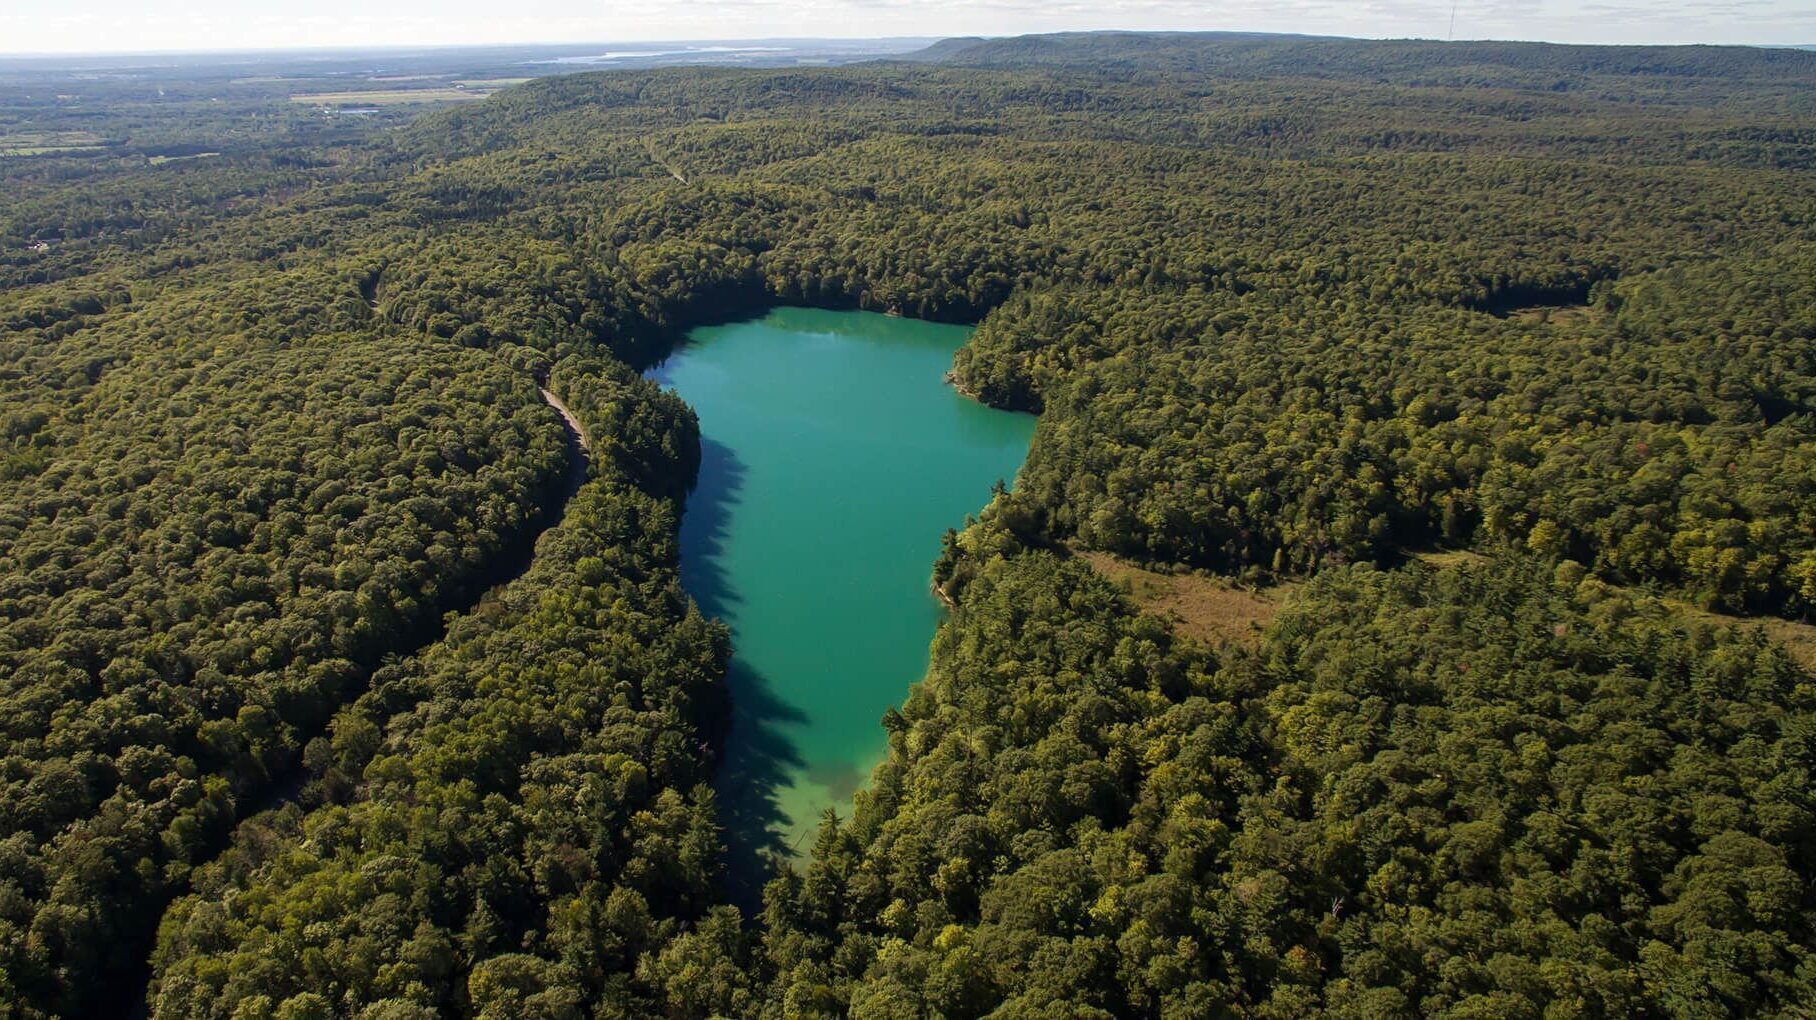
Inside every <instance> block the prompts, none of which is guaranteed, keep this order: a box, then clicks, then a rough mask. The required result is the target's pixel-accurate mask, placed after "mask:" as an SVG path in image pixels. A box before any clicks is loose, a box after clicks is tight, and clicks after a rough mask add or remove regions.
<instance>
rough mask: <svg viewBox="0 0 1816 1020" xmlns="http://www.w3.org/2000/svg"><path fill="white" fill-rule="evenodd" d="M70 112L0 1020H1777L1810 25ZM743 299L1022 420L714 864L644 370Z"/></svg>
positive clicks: (672, 493)
mask: <svg viewBox="0 0 1816 1020" xmlns="http://www.w3.org/2000/svg"><path fill="white" fill-rule="evenodd" d="M0 84H3V83H0ZM129 92H130V90H124V91H121V92H120V93H118V94H117V95H116V96H115V99H117V100H118V101H117V102H115V103H113V105H112V106H110V107H108V108H107V109H106V110H101V111H97V110H95V109H92V108H89V107H83V108H80V109H78V108H76V107H74V106H71V107H69V108H67V109H65V108H63V107H57V106H52V105H47V104H45V103H44V102H43V101H42V99H41V98H40V99H30V98H29V97H27V96H26V95H25V93H24V92H23V91H21V90H20V89H19V88H17V87H14V86H7V87H5V88H0V131H10V130H14V129H16V128H18V127H19V125H22V124H29V125H31V126H32V129H33V130H39V131H42V130H51V129H55V130H60V131H69V132H77V131H90V132H93V133H95V134H96V135H97V136H99V135H106V136H107V137H109V138H110V139H114V140H115V141H116V142H117V144H113V145H111V146H110V147H108V148H107V149H105V150H104V151H80V152H76V151H45V152H32V153H30V154H20V155H8V154H0V178H4V183H5V185H6V189H7V195H8V199H7V201H6V202H5V204H4V205H0V429H3V431H0V1017H8V1018H10V1017H20V1018H36V1017H78V1016H82V1017H86V1016H128V1015H137V1014H140V1013H142V1014H144V1015H150V1016H153V1017H159V1018H165V1017H168V1018H177V1017H235V1018H259V1017H274V1018H275V1017H282V1018H295V1020H300V1018H328V1017H359V1018H370V1020H377V1018H405V1017H429V1016H471V1017H488V1018H491V1017H498V1018H503V1017H562V1018H566V1017H585V1016H596V1017H644V1016H667V1017H676V1018H692V1017H699V1018H705V1017H713V1016H726V1017H747V1016H748V1017H776V1018H783V1017H787V1018H795V1017H836V1016H851V1017H863V1018H891V1020H893V1018H904V1020H906V1018H912V1017H981V1016H985V1015H991V1016H1001V1017H1051V1016H1067V1017H1081V1018H1083V1017H1118V1018H1122V1017H1155V1018H1160V1017H1169V1018H1171V1017H1269V1018H1272V1017H1279V1018H1286V1017H1304V1016H1321V1015H1328V1016H1370V1017H1389V1016H1438V1015H1441V1016H1451V1017H1535V1018H1536V1017H1546V1018H1552V1017H1626V1016H1665V1017H1682V1018H1693V1017H1694V1018H1701V1017H1711V1018H1713V1017H1726V1016H1736V1015H1757V1016H1784V1017H1796V1016H1801V1015H1804V1014H1805V1013H1807V1012H1809V1011H1810V1010H1812V1009H1816V796H1813V794H1812V790H1816V777H1813V776H1812V770H1813V769H1816V676H1813V674H1812V663H1811V661H1810V660H1809V658H1808V657H1807V656H1806V657H1802V658H1800V657H1799V656H1798V654H1796V652H1795V650H1794V649H1791V648H1789V647H1787V646H1786V645H1784V644H1783V643H1781V642H1780V641H1779V640H1778V639H1777V638H1776V637H1774V636H1772V635H1775V634H1783V633H1785V632H1786V630H1785V629H1786V628H1791V627H1795V626H1798V625H1802V624H1808V623H1809V621H1810V617H1811V615H1812V613H1816V254H1813V253H1816V176H1812V174H1811V171H1812V169H1816V131H1813V130H1812V128H1811V124H1812V123H1816V53H1811V52H1804V51H1798V50H1791V49H1784V50H1776V49H1745V48H1719V47H1694V48H1647V47H1565V46H1547V45H1539V44H1491V43H1459V44H1443V43H1417V42H1360V41H1348V40H1323V39H1308V38H1298V37H1267V36H1240V35H1216V34H1211V35H1169V36H1133V35H1123V34H1083V35H1066V36H1044V37H1030V38H1023V39H1013V40H991V41H979V40H950V41H948V42H945V43H941V44H939V45H938V46H935V47H933V48H932V49H930V50H927V51H925V52H923V53H920V54H916V55H914V57H913V58H912V59H904V60H896V61H885V62H874V63H861V64H853V65H850V66H843V67H829V68H792V69H731V68H663V69H654V70H642V71H621V72H607V73H589V74H573V75H563V76H559V77H549V78H543V79H539V80H536V81H532V82H529V83H527V84H523V85H519V86H516V87H511V88H506V89H504V90H502V91H499V92H498V93H497V94H495V95H492V96H490V97H489V98H486V99H484V100H483V101H476V102H467V103H462V104H459V105H455V106H451V107H449V108H446V109H439V110H432V111H429V112H425V113H421V114H419V115H415V116H410V117H405V116H402V115H398V116H387V117H386V118H385V119H383V120H382V121H379V122H374V123H371V124H351V123H341V122H333V121H322V120H320V119H310V118H308V117H304V116H300V115H298V114H296V112H295V111H294V110H290V104H288V102H287V100H285V99H284V98H283V97H282V96H267V95H265V94H264V93H262V92H257V91H254V92H249V93H246V94H243V95H240V96H238V98H235V99H234V100H233V101H232V102H228V103H222V104H209V103H206V102H204V101H202V99H201V98H200V94H199V93H197V94H190V95H188V96H187V98H185V99H184V100H183V102H182V103H180V104H179V105H178V106H177V107H175V109H176V110H178V111H180V112H181V116H173V115H172V114H171V112H170V110H167V109H165V108H164V107H161V106H159V105H158V104H157V103H155V102H153V101H152V100H151V99H150V98H147V97H146V96H144V95H138V96H137V98H134V97H133V96H132V95H129V94H128V93H129ZM277 108H282V109H285V110H289V112H288V113H286V114H285V115H284V116H281V117H274V118H271V117H266V116H265V114H268V113H271V112H272V110H274V109H277ZM255 114H256V115H257V116H255ZM59 118H63V119H62V120H59ZM5 151H8V150H0V153H4V152H5ZM203 152H206V153H210V154H211V155H210V156H209V157H208V158H194V159H189V158H160V157H165V156H168V155H170V154H173V153H174V154H191V153H203ZM778 303H788V304H800V305H810V306H816V307H824V308H835V309H843V308H861V309H867V310H873V311H880V312H889V313H893V314H900V315H906V316H913V317H919V318H925V319H932V320H938V321H947V322H967V323H976V324H977V326H978V328H977V330H976V332H975V333H974V334H973V336H972V339H971V340H970V342H969V343H967V345H966V346H965V347H964V348H962V349H961V350H960V351H959V353H958V355H957V356H956V358H955V360H954V363H953V366H952V376H951V378H952V381H953V383H954V385H955V386H957V387H958V388H959V389H960V390H961V391H962V392H964V393H966V394H969V395H971V396H973V397H975V398H976V399H979V400H982V401H984V402H986V403H989V404H992V405H994V406H998V407H1005V408H1014V409H1020V410H1026V411H1031V412H1036V413H1038V414H1039V415H1040V419H1039V426H1038V430H1037V432H1036V435H1035V439H1034V442H1033V446H1032V448H1031V450H1030V453H1029V457H1028V461H1027V463H1026V465H1025V467H1024V468H1023V471H1022V473H1021V475H1020V477H1019V478H1018V479H1017V480H1016V483H1015V485H1014V486H1013V488H1012V489H999V490H998V491H997V492H996V493H995V494H994V495H993V494H991V493H988V492H980V493H979V494H978V506H979V512H978V514H977V515H976V516H975V517H974V518H973V519H971V520H970V521H968V522H966V523H965V526H964V527H963V528H961V529H957V530H955V531H954V532H953V533H951V534H949V535H948V536H947V537H946V541H945V546H944V552H943V554H942V555H941V556H940V558H939V559H938V561H937V562H930V563H929V564H928V570H929V573H930V576H931V579H932V581H933V583H934V584H935V585H936V587H937V588H938V590H939V591H940V592H941V593H942V594H943V595H944V596H945V597H946V598H947V599H948V600H949V602H950V604H951V606H952V609H951V612H950V613H949V615H948V617H947V619H946V621H945V622H944V623H943V624H942V625H941V627H940V628H939V631H938V633H937V635H936V636H935V637H934V639H933V646H932V664H931V667H930V669H929V672H928V674H927V676H926V678H925V679H924V680H923V681H922V682H921V683H919V684H917V685H915V686H914V687H913V688H912V689H911V690H904V691H903V696H902V700H901V704H900V706H899V707H898V708H896V709H892V710H890V711H889V712H888V713H887V714H886V715H885V716H884V717H883V718H882V719H880V720H878V726H879V727H880V728H881V731H882V732H885V733H886V734H887V740H888V754H887V756H886V758H885V759H884V761H883V762H882V764H881V765H879V766H878V768H877V769H876V771H875V773H874V774H873V775H872V776H871V777H870V779H869V781H868V783H867V785H866V787H865V788H864V789H863V790H862V791H860V793H859V794H858V797H857V807H856V810H855V812H854V813H853V814H852V815H851V817H837V816H829V817H827V818H826V819H825V821H824V824H823V825H822V826H821V828H820V830H819V834H818V838H817V840H816V841H815V842H814V845H813V846H812V847H810V848H807V849H805V850H804V851H803V852H802V853H801V854H800V855H798V856H795V857H786V856H783V857H778V858H777V859H776V860H775V861H774V862H773V877H772V878H771V880H770V881H769V883H768V885H767V887H766V888H765V889H764V890H763V892H762V894H761V896H760V898H758V900H757V901H754V902H751V901H740V898H738V897H735V896H733V895H731V894H730V893H729V892H728V890H727V887H726V883H725V876H724V868H725V863H724V862H725V857H726V840H727V838H728V835H727V833H726V832H725V831H724V827H723V826H722V825H721V822H720V819H719V816H718V814H717V811H716V808H715V803H714V797H713V791H712V781H713V778H714V775H715V771H716V770H717V768H718V765H719V758H720V750H721V748H722V747H723V743H724V737H725V733H726V730H727V727H728V726H729V725H730V721H731V718H732V708H733V706H732V705H731V704H730V700H729V696H728V694H727V692H726V689H725V685H724V675H725V669H726V662H727V659H728V656H729V655H730V654H731V651H732V649H731V646H730V639H729V635H728V633H727V631H726V629H725V628H724V626H723V625H722V624H720V623H719V622H717V621H714V620H711V619H708V618H706V617H704V616H703V615H702V614H701V613H700V611H699V610H698V608H697V607H696V606H695V605H694V604H693V602H692V600H691V599H690V598H689V595H688V593H687V592H686V591H685V590H684V589H683V588H682V586H681V584H680V580H679V574H678V568H677V564H678V557H679V549H678V542H679V534H678V529H679V522H680V519H681V517H682V514H683V513H684V510H685V507H686V503H687V499H688V494H689V491H690V488H691V485H692V482H693V479H694V477H695V474H696V472H697V471H698V468H699V462H700V437H699V431H698V425H697V423H696V420H695V417H694V414H693V412H692V410H691V409H689V408H688V407H687V406H686V405H685V404H684V403H683V402H682V401H681V400H680V399H679V398H678V397H676V396H675V395H673V394H672V393H666V392H664V391H662V390H661V389H660V388H659V387H658V386H656V385H655V384H653V383H651V382H649V381H647V380H646V379H645V378H644V377H643V376H642V375H641V373H642V372H643V370H645V369H647V368H648V367H649V366H651V365H652V364H654V363H655V362H657V361H658V360H660V358H661V357H662V356H663V354H664V353H665V352H666V351H668V350H669V349H670V348H671V347H672V346H673V345H674V344H675V343H676V342H677V341H678V339H679V338H680V337H681V335H682V334H683V333H684V331H685V330H686V329H688V328H690V327H691V326H694V325H697V324H701V323H707V322H720V321H727V320H730V319H735V318H738V317H740V316H742V315H745V314H748V313H750V312H754V311H757V310H761V309H763V308H765V307H768V306H771V305H774V304H778ZM541 388H546V389H547V390H548V391H549V392H551V393H552V394H554V395H556V396H557V397H559V399H560V400H562V401H564V402H565V403H566V405H567V406H569V407H571V408H572V409H573V412H574V414H575V415H576V417H577V418H578V419H579V422H580V425H581V432H580V434H581V437H582V438H584V440H585V443H586V446H585V449H584V451H581V450H579V449H577V444H576V442H575V441H574V437H572V436H570V435H569V433H568V431H567V429H566V427H565V426H564V422H563V420H562V418H561V417H560V416H559V415H558V414H557V413H556V412H555V411H554V410H552V409H551V407H550V406H549V405H548V404H547V403H545V401H544V399H543V397H542V396H541V394H540V393H539V389H541ZM579 457H584V461H583V462H582V461H580V460H576V458H579ZM574 482H577V483H578V486H577V489H574V490H573V491H572V494H571V495H569V494H568V493H569V489H570V488H571V486H572V483H574ZM986 502H987V505H986ZM556 507H559V508H560V512H559V513H555V512H554V508H556ZM1083 553H1094V554H1095V553H1110V554H1114V555H1115V556H1117V557H1120V558H1121V559H1122V560H1124V561H1125V562H1129V563H1134V564H1140V565H1143V566H1144V567H1147V568H1149V569H1152V570H1155V571H1161V572H1166V573H1169V574H1175V575H1179V576H1193V577H1206V578H1216V579H1219V580H1220V583H1227V584H1231V585H1238V586H1246V587H1249V588H1259V587H1261V586H1264V585H1279V586H1286V587H1289V588H1290V589H1291V592H1292V593H1291V594H1290V595H1289V596H1288V597H1287V599H1286V602H1285V604H1284V606H1283V607H1282V608H1281V610H1280V612H1279V615H1278V616H1277V617H1276V618H1275V619H1274V620H1273V621H1272V622H1271V623H1269V624H1268V625H1267V626H1265V627H1264V628H1262V629H1260V630H1259V631H1258V632H1256V633H1254V634H1251V635H1249V636H1248V637H1247V638H1245V639H1241V640H1230V641H1208V640H1201V639H1198V638H1194V637H1190V636H1187V635H1185V634H1182V633H1180V632H1178V631H1177V630H1176V629H1175V628H1174V626H1173V624H1172V622H1171V621H1170V620H1168V619H1166V618H1164V617H1162V616H1160V615H1156V614H1155V613H1152V612H1147V611H1144V609H1143V608H1142V606H1141V604H1140V603H1139V601H1138V600H1137V599H1136V598H1134V596H1133V595H1132V594H1131V593H1130V592H1129V591H1127V590H1124V589H1122V588H1120V587H1119V586H1118V585H1116V584H1115V583H1113V582H1112V581H1110V580H1108V579H1107V578H1105V577H1104V576H1102V575H1100V574H1099V573H1097V572H1095V571H1094V570H1093V569H1092V568H1091V566H1090V565H1089V561H1088V560H1087V559H1086V557H1085V556H1083V555H1080V554H1083Z"/></svg>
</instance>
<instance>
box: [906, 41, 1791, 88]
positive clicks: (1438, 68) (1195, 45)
mask: <svg viewBox="0 0 1816 1020" xmlns="http://www.w3.org/2000/svg"><path fill="white" fill-rule="evenodd" d="M902 59H905V60H917V61H929V62H937V63H945V64H956V65H961V66H965V67H999V68H1015V67H1020V68H1029V67H1072V68H1079V69H1087V70H1125V71H1126V70H1142V71H1176V72H1192V73H1200V74H1211V75H1219V76H1225V77H1243V78H1255V77H1282V76H1285V77H1308V78H1355V79H1360V80H1365V81H1373V82H1398V83H1402V84H1408V85H1452V86H1459V87H1469V86H1475V87H1480V86H1497V85H1498V86H1511V87H1529V88H1552V89H1557V90H1560V91H1563V90H1570V89H1579V88H1583V87H1584V86H1585V84H1586V81H1585V79H1599V78H1603V77H1608V78H1629V79H1631V78H1633V77H1641V78H1643V77H1651V76H1662V77H1666V78H1675V79H1725V80H1730V81H1744V82H1750V83H1754V84H1758V85H1769V84H1772V83H1773V82H1774V81H1777V82H1781V83H1784V84H1795V85H1803V86H1808V85H1810V84H1812V83H1816V53H1810V52H1808V51H1806V50H1801V49H1794V48H1784V49H1763V48H1760V47H1756V46H1569V45H1560V44H1556V43H1518V42H1435V41H1431V40H1410V39H1409V40H1384V41H1371V40H1360V39H1336V38H1326V37H1318V36H1299V35H1272V34H1266V33H1256V32H1065V33H1057V34H1052V35H1026V36H1013V37H1009V38H1000V39H977V38H970V39H963V38H961V39H946V40H942V41H940V42H938V43H935V44H934V45H932V46H930V47H928V48H927V49H924V50H920V51H917V52H915V53H911V54H907V55H906V56H905V57H903V58H902Z"/></svg>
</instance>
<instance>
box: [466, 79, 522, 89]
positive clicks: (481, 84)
mask: <svg viewBox="0 0 1816 1020" xmlns="http://www.w3.org/2000/svg"><path fill="white" fill-rule="evenodd" d="M535 80H536V79H534V78H456V79H455V80H454V84H456V85H465V86H466V87H467V88H470V89H502V88H509V87H511V86H512V85H522V84H523V83H524V82H526V81H535Z"/></svg>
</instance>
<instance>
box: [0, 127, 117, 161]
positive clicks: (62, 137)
mask: <svg viewBox="0 0 1816 1020" xmlns="http://www.w3.org/2000/svg"><path fill="white" fill-rule="evenodd" d="M105 144H106V143H105V142H103V141H102V139H101V136H99V135H95V134H91V133H89V132H87V131H21V132H19V133H18V134H12V135H0V156H42V155H45V154H48V153H53V152H80V151H82V150H84V149H98V148H101V147H103V146H104V145H105Z"/></svg>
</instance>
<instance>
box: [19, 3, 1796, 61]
mask: <svg viewBox="0 0 1816 1020" xmlns="http://www.w3.org/2000/svg"><path fill="white" fill-rule="evenodd" d="M241 6H242V5H240V4H236V3H233V2H231V0H193V2H190V3H186V4H183V5H181V6H180V7H179V6H178V5H175V4H168V3H164V4H160V3H156V2H154V3H150V4H144V3H137V4H135V3H128V2H125V0H87V2H79V3H76V4H72V5H70V6H68V7H65V8H63V9H62V10H60V11H59V12H58V13H54V14H53V13H33V14H11V13H0V40H4V41H0V55H5V56H13V57H33V56H71V57H74V56H112V55H129V54H148V55H149V54H158V55H181V54H197V55H203V54H215V53H260V52H294V51H307V50H362V49H441V48H465V47H513V46H572V45H647V44H652V43H682V42H686V43H720V42H756V41H763V40H784V39H786V40H796V41H806V40H823V41H827V42H841V41H859V40H884V39H891V38H909V39H928V38H944V37H950V36H976V35H982V36H1013V35H1023V34H1034V33H1044V32H1061V31H1114V30H1124V31H1187V32H1198V31H1228V32H1267V33H1281V34H1297V35H1330V36H1345V37H1351V38H1360V39H1369V38H1375V39H1382V38H1425V39H1444V38H1447V37H1448V38H1455V39H1457V40H1465V39H1494V40H1509V41H1513V40H1518V41H1532V42H1558V43H1592V44H1630V45H1661V44H1662V45H1687V44H1710V45H1750V46H1785V45H1810V44H1816V7H1811V6H1809V5H1807V4H1806V3H1804V0H1668V2H1664V3H1656V4H1638V3H1633V2H1630V0H1612V2H1595V3H1584V4H1565V3H1559V2H1556V0H1475V2H1471V0H1458V2H1457V3H1456V4H1455V5H1454V7H1453V5H1452V4H1451V3H1450V2H1447V0H1367V2H1364V3H1361V4H1353V3H1338V2H1333V0H1231V2H1230V3H1229V4H1226V5H1222V6H1219V7H1218V8H1217V9H1216V10H1215V11H1210V10H1207V9H1205V6H1204V5H1202V4H1198V3H1192V2H1182V0H1105V2H1104V3H1102V4H1096V5H1085V4H1081V3H1067V2H1061V3H1059V4H1046V3H1036V2H1034V0H991V2H987V3H983V4H956V3H949V2H944V0H806V2H803V3H790V4H783V3H779V2H776V0H737V2H729V3H718V4H711V5H705V4H684V3H680V2H678V0H651V2H648V3H644V4H641V5H638V6H637V7H635V8H634V9H632V10H630V11H629V12H618V13H606V12H605V10H604V8H603V7H602V6H600V5H597V4H595V3H590V2H586V0H524V2H523V3H521V4H518V5H515V7H514V8H513V10H514V11H515V12H516V13H513V14H510V15H506V16H498V15H497V14H496V10H497V8H496V6H495V5H492V4H489V3H481V2H479V0H447V2H444V3H438V4H434V5H431V4H428V3H425V2H423V0H394V2H393V3H390V4H388V5H385V7H384V12H383V13H373V10H372V7H371V5H367V4H356V3H352V2H350V0H319V2H317V3H313V4H310V5H309V6H308V7H307V8H301V9H298V10H296V11H294V12H273V11H272V9H271V8H272V5H269V4H264V5H260V8H261V9H255V10H252V11H247V10H243V9H241ZM305 11H306V13H305ZM1453 25H1454V27H1453Z"/></svg>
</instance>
